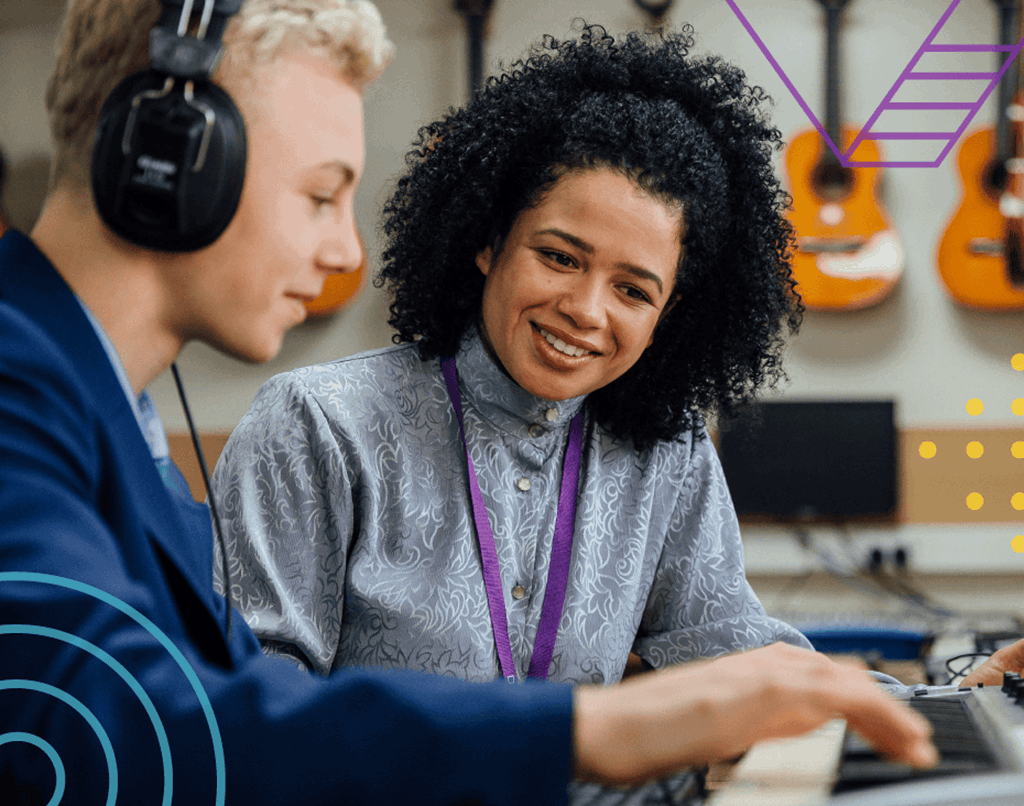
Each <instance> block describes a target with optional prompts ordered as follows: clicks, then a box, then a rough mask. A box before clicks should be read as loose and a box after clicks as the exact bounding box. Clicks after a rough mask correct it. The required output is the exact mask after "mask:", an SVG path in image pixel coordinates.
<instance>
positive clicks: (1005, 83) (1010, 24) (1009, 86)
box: [993, 0, 1018, 162]
mask: <svg viewBox="0 0 1024 806" xmlns="http://www.w3.org/2000/svg"><path fill="white" fill-rule="evenodd" d="M993 2H995V4H996V5H997V6H998V7H999V44H1000V45H1012V44H1014V38H1013V35H1014V31H1016V30H1017V23H1018V20H1017V8H1016V6H1017V2H1016V0H993ZM997 55H998V57H999V58H998V62H997V64H998V67H1000V68H1001V67H1002V60H1003V59H1005V58H1006V54H1005V53H998V54H997ZM1015 77H1016V71H1015V70H1007V71H1006V72H1005V73H1004V74H1003V78H1002V80H1001V81H1000V82H999V100H998V102H997V104H998V109H997V110H996V126H995V128H996V153H995V158H996V159H997V160H999V161H1000V162H1005V161H1006V159H1007V158H1008V157H1009V156H1010V120H1009V118H1008V117H1007V115H1006V110H1007V109H1009V107H1010V104H1011V103H1013V94H1014V91H1015V89H1016V83H1017V82H1016V78H1015Z"/></svg>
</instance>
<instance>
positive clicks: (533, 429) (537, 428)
mask: <svg viewBox="0 0 1024 806" xmlns="http://www.w3.org/2000/svg"><path fill="white" fill-rule="evenodd" d="M543 433H544V426H541V425H531V426H530V436H531V437H539V436H540V435H541V434H543Z"/></svg>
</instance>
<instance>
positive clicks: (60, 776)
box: [0, 684, 110, 806]
mask: <svg viewBox="0 0 1024 806" xmlns="http://www.w3.org/2000/svg"><path fill="white" fill-rule="evenodd" d="M0 688H4V686H3V685H2V684H0ZM72 699H74V698H72ZM100 729H101V730H102V727H101V728H100ZM8 742H25V743H26V744H32V745H35V746H36V747H38V748H39V749H40V750H42V751H43V752H44V753H46V755H47V756H49V758H50V763H52V764H53V771H54V772H55V773H56V774H57V786H55V787H54V791H53V797H51V798H50V799H49V800H48V801H47V802H46V806H57V804H58V803H60V799H61V798H62V797H64V785H65V780H64V762H63V761H61V760H60V756H59V755H57V751H56V750H54V749H53V745H52V744H50V743H49V742H48V741H46V740H45V739H40V738H39V737H38V736H33V735H32V734H31V733H22V732H21V731H12V732H10V733H3V734H0V745H3V744H7V743H8ZM105 749H106V746H104V750H105ZM107 802H108V803H109V802H110V798H109V797H108V798H107Z"/></svg>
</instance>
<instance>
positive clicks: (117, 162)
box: [92, 0, 246, 252]
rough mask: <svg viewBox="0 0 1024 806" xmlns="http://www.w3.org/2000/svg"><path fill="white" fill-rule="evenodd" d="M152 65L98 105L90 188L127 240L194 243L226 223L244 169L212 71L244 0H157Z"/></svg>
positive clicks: (240, 136)
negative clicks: (198, 8)
mask: <svg viewBox="0 0 1024 806" xmlns="http://www.w3.org/2000/svg"><path fill="white" fill-rule="evenodd" d="M161 2H162V3H163V6H164V8H163V12H162V13H161V15H160V20H159V22H158V23H157V25H156V27H155V28H154V29H153V30H152V31H151V32H150V41H149V58H150V69H149V70H145V71H143V72H141V73H135V74H134V75H131V76H129V77H128V78H126V79H125V80H124V81H122V82H121V83H120V84H118V85H117V87H115V88H114V90H113V92H111V94H110V97H109V98H108V99H107V102H106V103H105V104H104V105H103V109H102V111H101V112H100V120H99V126H98V128H97V131H96V144H95V146H94V148H93V154H92V188H93V195H94V196H95V199H96V207H97V209H98V210H99V214H100V217H101V218H102V219H103V221H104V222H105V223H106V224H107V226H109V227H110V228H111V229H112V230H113V231H114V232H116V233H117V234H118V235H120V236H121V237H122V238H125V239H126V240H128V241H131V242H133V243H136V244H138V245H140V246H145V247H148V248H151V249H160V250H164V251H168V252H191V251H194V250H196V249H202V248H203V247H204V246H208V245H210V244H211V243H213V241H215V240H216V239H217V237H218V236H220V234H221V233H222V232H223V231H224V229H225V228H226V227H227V225H228V224H229V223H230V221H231V218H232V216H233V215H234V214H235V209H236V208H237V207H238V200H239V197H240V196H241V194H242V183H243V180H244V178H245V154H246V143H245V126H244V123H243V121H242V115H241V113H240V112H239V111H238V108H237V107H236V106H235V104H234V102H233V101H232V100H231V98H230V97H229V96H228V94H227V93H226V92H224V90H222V89H221V88H220V87H218V86H217V85H216V84H214V83H213V82H212V81H211V80H210V76H211V74H212V73H213V71H214V70H215V69H216V67H217V63H218V61H219V59H220V54H221V37H222V36H223V34H224V28H225V26H226V25H227V21H228V18H229V17H230V16H231V15H232V14H234V13H235V12H237V11H238V9H239V7H240V6H241V5H242V0H203V9H202V14H201V15H200V17H199V20H198V27H197V30H196V34H195V36H193V35H191V34H189V33H188V29H189V26H190V23H191V21H192V16H193V14H192V8H193V5H194V4H195V2H194V0H161Z"/></svg>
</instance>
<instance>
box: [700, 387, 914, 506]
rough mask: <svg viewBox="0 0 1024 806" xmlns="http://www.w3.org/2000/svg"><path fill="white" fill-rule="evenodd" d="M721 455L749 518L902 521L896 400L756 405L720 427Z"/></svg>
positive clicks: (736, 497) (732, 488)
mask: <svg viewBox="0 0 1024 806" xmlns="http://www.w3.org/2000/svg"><path fill="white" fill-rule="evenodd" d="M719 454H720V456H721V459H722V466H723V467H724V469H725V477H726V479H727V481H728V482H729V490H730V492H731V493H732V498H733V502H734V503H735V505H736V511H737V513H738V514H739V516H740V517H741V518H742V519H744V520H747V521H750V520H753V521H760V520H767V521H779V522H786V523H794V522H799V523H809V522H830V523H835V522H844V521H878V522H892V521H894V520H895V518H896V509H897V501H898V495H897V478H898V475H897V455H896V425H895V403H894V401H892V400H786V401H766V402H762V403H758V404H756V405H755V406H753V407H752V408H751V409H749V410H748V411H746V412H744V413H743V414H742V415H740V417H739V418H737V419H736V420H734V421H732V422H730V423H729V424H727V425H726V426H725V427H723V428H722V430H721V433H720V435H719Z"/></svg>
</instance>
